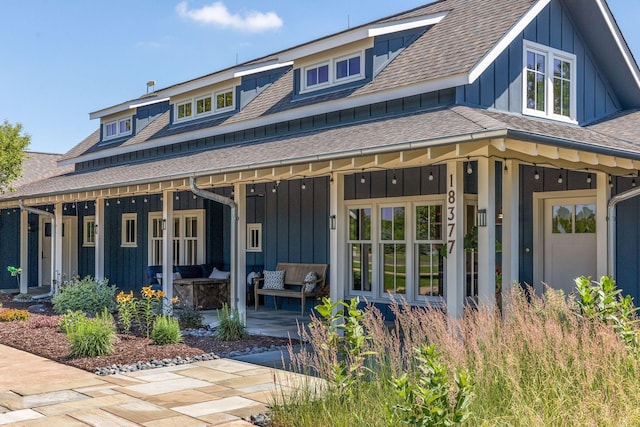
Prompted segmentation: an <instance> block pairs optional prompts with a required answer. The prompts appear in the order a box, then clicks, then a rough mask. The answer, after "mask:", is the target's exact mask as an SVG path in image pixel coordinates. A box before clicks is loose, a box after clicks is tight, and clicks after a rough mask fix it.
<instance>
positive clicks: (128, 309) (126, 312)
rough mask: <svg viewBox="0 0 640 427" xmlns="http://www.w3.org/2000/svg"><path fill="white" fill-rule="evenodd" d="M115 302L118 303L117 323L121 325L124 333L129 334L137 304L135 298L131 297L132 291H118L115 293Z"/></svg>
mask: <svg viewBox="0 0 640 427" xmlns="http://www.w3.org/2000/svg"><path fill="white" fill-rule="evenodd" d="M116 302H117V303H118V323H119V324H120V326H122V330H123V331H124V333H125V334H129V333H130V332H131V323H132V321H133V317H134V315H135V313H136V307H137V305H138V304H137V300H136V299H135V298H134V297H133V291H131V292H129V293H128V294H125V293H124V292H123V291H120V293H119V294H118V295H116Z"/></svg>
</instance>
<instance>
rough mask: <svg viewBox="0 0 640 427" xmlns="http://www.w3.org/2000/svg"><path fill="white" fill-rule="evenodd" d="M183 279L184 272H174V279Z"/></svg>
mask: <svg viewBox="0 0 640 427" xmlns="http://www.w3.org/2000/svg"><path fill="white" fill-rule="evenodd" d="M180 279H182V274H180V273H178V272H175V273H173V280H180Z"/></svg>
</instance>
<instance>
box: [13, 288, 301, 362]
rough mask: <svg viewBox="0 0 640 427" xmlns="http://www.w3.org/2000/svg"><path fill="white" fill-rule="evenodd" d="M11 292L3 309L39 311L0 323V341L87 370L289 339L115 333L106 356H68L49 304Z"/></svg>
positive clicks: (216, 352)
mask: <svg viewBox="0 0 640 427" xmlns="http://www.w3.org/2000/svg"><path fill="white" fill-rule="evenodd" d="M11 298H12V295H10V294H1V295H0V302H1V303H2V305H3V307H4V308H0V310H5V309H7V308H18V309H25V310H26V309H27V308H28V307H29V306H33V305H34V304H43V305H44V307H45V311H44V312H43V313H42V314H36V313H31V314H30V318H29V320H28V321H14V322H0V344H4V345H7V346H10V347H14V348H17V349H19V350H23V351H27V352H29V353H32V354H36V355H38V356H42V357H45V358H47V359H51V360H55V361H57V362H61V363H64V364H67V365H71V366H75V367H77V368H80V369H84V370H87V371H90V372H94V371H95V369H96V368H101V367H104V366H109V365H113V364H123V365H124V364H133V363H136V362H147V361H150V360H161V359H172V358H175V357H178V356H180V357H182V358H186V357H193V356H198V355H201V354H205V353H215V354H226V353H229V352H232V351H242V350H245V349H246V348H253V347H270V346H271V345H275V346H282V345H287V344H289V339H286V338H275V337H267V336H263V335H252V336H249V337H248V338H246V339H243V340H239V341H221V340H218V339H217V338H215V337H211V336H205V337H196V336H185V337H184V342H183V343H181V344H171V345H155V344H153V342H152V341H151V340H150V339H147V338H144V337H139V336H135V335H124V334H118V341H117V343H116V346H115V347H116V351H115V353H114V354H112V355H110V356H102V357H85V358H77V359H74V358H71V357H70V356H69V353H70V348H71V347H70V344H69V341H68V339H67V337H66V335H65V334H64V333H62V332H61V331H60V329H59V328H58V326H57V323H58V319H59V316H57V315H56V314H55V313H54V311H53V309H52V307H51V305H50V304H48V303H41V302H36V301H33V302H20V303H19V302H14V301H12V299H11Z"/></svg>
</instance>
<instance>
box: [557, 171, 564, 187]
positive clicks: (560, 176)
mask: <svg viewBox="0 0 640 427" xmlns="http://www.w3.org/2000/svg"><path fill="white" fill-rule="evenodd" d="M562 182H563V179H562V169H560V173H559V174H558V184H562Z"/></svg>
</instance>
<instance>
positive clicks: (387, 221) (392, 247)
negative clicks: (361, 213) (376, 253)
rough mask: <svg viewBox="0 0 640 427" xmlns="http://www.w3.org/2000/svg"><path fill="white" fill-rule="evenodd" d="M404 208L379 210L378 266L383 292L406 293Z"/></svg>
mask: <svg viewBox="0 0 640 427" xmlns="http://www.w3.org/2000/svg"><path fill="white" fill-rule="evenodd" d="M405 212H406V208H405V207H404V206H389V207H381V208H380V256H381V259H380V265H381V270H382V282H383V284H384V285H383V290H384V292H385V293H386V292H391V293H393V294H406V293H407V244H406V237H405V234H406V233H405V228H406V227H405V223H406V213H405Z"/></svg>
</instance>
